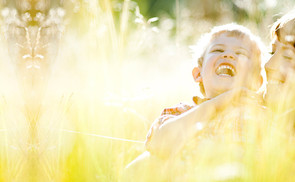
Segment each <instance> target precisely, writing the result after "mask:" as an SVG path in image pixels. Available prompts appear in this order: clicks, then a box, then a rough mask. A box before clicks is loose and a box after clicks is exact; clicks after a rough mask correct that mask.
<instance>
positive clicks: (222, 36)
mask: <svg viewBox="0 0 295 182" xmlns="http://www.w3.org/2000/svg"><path fill="white" fill-rule="evenodd" d="M232 40H237V42H238V43H242V44H243V45H244V46H246V45H247V46H251V45H250V44H251V40H250V38H249V37H248V36H246V35H243V34H230V33H228V32H222V33H217V34H214V35H212V37H211V40H210V44H232V43H233V42H232Z"/></svg>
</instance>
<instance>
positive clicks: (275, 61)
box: [265, 53, 280, 71]
mask: <svg viewBox="0 0 295 182" xmlns="http://www.w3.org/2000/svg"><path fill="white" fill-rule="evenodd" d="M279 59H280V55H279V54H278V53H275V54H274V55H272V56H271V58H270V59H269V60H268V62H267V63H266V64H265V69H266V71H268V70H269V71H271V70H272V71H274V70H279Z"/></svg>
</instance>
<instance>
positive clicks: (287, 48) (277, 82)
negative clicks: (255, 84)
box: [265, 27, 295, 94]
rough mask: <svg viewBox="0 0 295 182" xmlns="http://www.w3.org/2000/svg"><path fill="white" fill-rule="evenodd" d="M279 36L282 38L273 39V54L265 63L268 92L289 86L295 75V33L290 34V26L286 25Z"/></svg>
mask: <svg viewBox="0 0 295 182" xmlns="http://www.w3.org/2000/svg"><path fill="white" fill-rule="evenodd" d="M279 36H280V37H279V39H280V40H278V39H274V40H273V44H272V56H271V58H270V59H269V61H268V62H267V64H266V65H265V69H266V73H267V81H268V84H267V92H268V94H269V93H270V92H275V90H278V91H279V90H281V89H282V87H285V86H288V85H289V84H290V82H293V79H292V78H294V77H293V76H294V75H295V47H294V37H295V35H294V34H293V35H292V34H288V27H284V28H282V29H281V30H280V35H279ZM288 39H289V41H290V42H289V41H288ZM292 39H293V40H292Z"/></svg>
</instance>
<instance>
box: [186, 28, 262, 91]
mask: <svg viewBox="0 0 295 182" xmlns="http://www.w3.org/2000/svg"><path fill="white" fill-rule="evenodd" d="M222 34H226V35H228V36H230V37H237V38H240V39H246V40H249V41H250V43H251V52H252V54H254V56H253V59H254V60H257V63H258V65H259V69H258V70H257V71H258V72H259V73H260V74H262V75H263V73H262V67H264V64H265V60H264V59H263V57H264V56H263V53H264V52H265V51H264V50H265V47H264V44H263V43H262V41H261V40H260V38H259V37H257V36H255V35H254V34H253V33H252V32H251V31H250V30H249V29H248V28H246V27H244V26H242V25H238V24H236V23H230V24H225V25H221V26H215V27H213V28H212V30H211V31H210V32H209V33H205V34H204V35H203V36H202V37H201V38H200V39H199V41H198V42H197V44H196V45H195V46H191V49H192V52H193V59H194V60H197V67H199V68H201V67H202V66H203V61H204V56H205V53H206V50H207V48H208V46H209V44H210V43H211V42H212V41H213V40H214V39H216V38H217V37H218V36H220V35H222ZM199 86H200V91H201V93H202V94H203V95H204V93H205V91H204V86H203V83H201V82H200V83H199Z"/></svg>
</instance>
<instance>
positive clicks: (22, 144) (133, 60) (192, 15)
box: [0, 0, 295, 182]
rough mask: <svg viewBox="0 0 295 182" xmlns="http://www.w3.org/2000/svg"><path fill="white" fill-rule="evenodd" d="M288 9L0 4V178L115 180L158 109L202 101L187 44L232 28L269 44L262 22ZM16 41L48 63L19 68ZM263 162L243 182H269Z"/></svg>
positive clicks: (213, 2)
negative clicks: (235, 25) (228, 25)
mask: <svg viewBox="0 0 295 182" xmlns="http://www.w3.org/2000/svg"><path fill="white" fill-rule="evenodd" d="M294 8H295V1H293V0H280V1H278V0H138V1H136V0H1V9H2V16H1V17H2V18H1V22H0V23H1V31H2V33H3V34H2V35H1V40H3V41H1V53H2V54H1V65H3V66H2V68H3V71H2V72H1V73H0V74H1V76H2V77H1V78H0V81H1V84H0V85H1V94H2V95H3V99H4V100H5V102H3V107H1V108H0V109H2V110H1V111H2V112H1V115H2V116H3V117H2V120H1V122H2V125H1V126H2V130H3V132H1V134H2V135H3V142H2V144H1V145H3V146H2V147H1V155H0V158H1V164H2V165H0V166H1V167H0V179H1V180H2V181H106V182H109V181H119V180H120V178H121V176H122V174H123V172H124V168H125V166H126V165H127V164H128V163H130V162H131V161H132V160H133V159H134V158H135V157H136V156H138V155H139V154H141V153H142V152H144V150H145V148H144V141H145V137H146V134H147V132H148V129H149V128H150V125H151V123H152V122H153V121H154V120H155V119H156V118H157V117H158V116H159V115H160V114H161V112H162V109H163V108H165V107H170V106H173V105H175V104H178V103H180V102H186V103H190V104H192V103H193V102H192V97H193V96H195V95H200V93H199V89H198V86H197V85H196V84H195V83H194V81H193V79H192V76H191V70H192V68H193V66H194V65H196V61H195V60H193V58H192V51H191V50H190V48H189V46H191V45H194V44H195V43H196V42H197V40H198V39H199V38H200V36H201V35H202V34H203V33H206V32H208V31H210V29H211V28H213V26H216V25H222V24H226V23H231V22H236V23H238V24H242V25H244V26H246V27H248V28H249V29H250V30H251V31H253V33H254V34H256V35H258V36H260V37H261V39H262V40H263V42H264V43H265V45H266V46H269V44H270V41H271V40H270V35H269V29H270V26H271V25H272V23H274V21H275V20H276V19H278V18H279V17H280V16H281V15H282V14H284V13H286V12H288V11H289V10H292V9H294ZM12 25H13V26H12ZM11 27H12V28H11ZM20 27H22V28H23V29H21V30H22V31H24V32H25V33H22V31H20V30H19V28H20ZM29 27H30V28H29ZM40 27H41V29H39V28H40ZM38 30H40V32H41V33H39V34H38ZM41 30H46V31H44V32H42V31H41ZM10 34H11V35H10ZM11 37H12V38H17V37H19V38H20V39H17V40H15V39H12V38H11ZM28 37H29V38H28ZM37 40H38V41H37ZM17 41H18V43H19V42H21V43H24V42H26V43H28V42H29V43H28V44H23V45H30V46H31V47H30V48H32V45H33V43H32V42H35V43H36V42H41V44H37V43H36V44H34V46H36V47H38V46H39V47H42V48H43V47H46V49H44V50H43V49H42V51H43V53H42V55H44V56H45V58H46V59H45V60H44V61H43V62H42V61H40V60H39V62H38V61H36V60H33V61H32V62H31V63H30V64H32V65H37V66H35V68H36V70H41V71H34V72H31V71H28V68H31V67H25V66H24V67H22V66H23V65H22V64H19V63H22V61H23V60H21V59H18V58H15V56H14V55H16V53H20V54H23V51H22V50H19V46H18V48H17V49H16V48H15V45H18V44H16V42H17ZM10 45H12V46H10ZM40 45H42V46H40ZM16 47H17V46H16ZM30 50H32V49H30ZM22 56H23V55H22ZM43 63H46V64H44V65H43ZM38 67H39V68H38ZM2 68H0V70H1V69H2ZM4 68H5V69H4ZM20 68H21V69H20ZM20 70H26V71H24V72H22V74H20V73H19V72H20ZM27 75H30V77H29V78H28V79H27V77H26V76H27ZM24 78H26V79H24ZM35 78H38V79H35ZM30 79H32V80H37V81H36V82H31V81H32V80H30ZM20 80H21V81H20ZM23 80H24V81H23ZM27 80H30V81H27ZM32 83H33V84H32ZM34 84H35V85H34ZM28 85H29V86H28ZM36 85H38V86H40V85H41V86H40V87H38V86H36ZM41 92H42V94H36V93H41ZM16 95H17V97H16ZM28 95H29V96H28ZM36 95H37V96H36ZM32 98H33V99H32ZM30 99H32V100H30ZM36 103H38V104H36ZM15 118H17V119H15ZM11 121H14V122H11ZM15 128H17V130H15ZM2 130H1V131H2ZM270 148H271V147H270ZM292 149H293V148H292ZM208 160H209V159H208ZM284 162H285V163H284ZM279 164H281V166H283V167H282V168H280V169H281V170H283V169H288V168H289V167H290V166H291V165H290V164H289V163H288V162H286V161H282V163H279ZM251 165H253V164H248V166H251ZM261 166H262V167H261ZM261 166H254V167H253V166H252V167H253V168H252V169H253V171H254V172H253V171H252V172H253V173H251V174H250V173H249V175H248V176H246V178H243V179H244V180H245V181H247V180H248V181H253V180H254V181H255V180H258V179H266V180H270V181H271V178H270V177H269V176H270V175H269V174H270V173H271V172H272V170H269V168H267V167H271V166H273V165H269V161H267V162H265V163H263V164H261ZM277 166H278V168H279V167H280V165H277ZM257 169H259V170H261V169H263V170H264V173H262V174H261V175H262V177H261V176H259V175H258V174H257V173H255V171H256V170H257ZM257 171H258V170H257ZM284 172H286V171H284ZM251 175H252V176H251ZM249 176H250V177H249ZM264 177H265V178H264ZM276 177H277V178H276V179H280V178H279V177H282V178H281V179H285V180H286V181H288V180H290V179H292V176H291V175H289V173H287V172H286V173H283V175H282V174H278V175H277V176H276ZM283 177H284V178H283ZM290 181H291V180H290Z"/></svg>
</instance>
